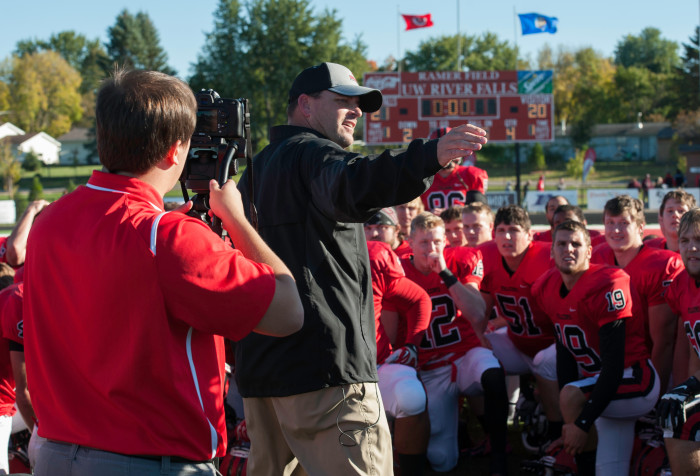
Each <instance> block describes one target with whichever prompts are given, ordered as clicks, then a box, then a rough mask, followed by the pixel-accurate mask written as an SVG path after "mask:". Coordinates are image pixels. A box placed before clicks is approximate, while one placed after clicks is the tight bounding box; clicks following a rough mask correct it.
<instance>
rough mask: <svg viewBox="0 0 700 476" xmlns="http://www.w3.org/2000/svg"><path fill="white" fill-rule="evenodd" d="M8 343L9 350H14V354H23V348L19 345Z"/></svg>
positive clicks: (10, 341)
mask: <svg viewBox="0 0 700 476" xmlns="http://www.w3.org/2000/svg"><path fill="white" fill-rule="evenodd" d="M8 342H9V343H10V350H14V351H15V352H24V346H23V345H22V344H19V343H17V342H15V341H13V340H8Z"/></svg>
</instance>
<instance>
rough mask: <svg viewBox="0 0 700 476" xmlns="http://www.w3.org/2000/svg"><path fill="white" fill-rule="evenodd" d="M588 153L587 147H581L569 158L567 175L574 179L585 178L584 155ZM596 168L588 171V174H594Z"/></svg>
mask: <svg viewBox="0 0 700 476" xmlns="http://www.w3.org/2000/svg"><path fill="white" fill-rule="evenodd" d="M585 155H586V150H585V149H580V150H578V151H577V152H576V155H575V156H574V157H572V158H571V159H569V161H568V162H567V163H566V175H567V176H568V177H571V178H572V179H574V180H581V179H582V178H583V157H584V156H585ZM593 172H594V168H593V167H591V170H590V171H589V172H588V176H589V177H590V176H591V175H593Z"/></svg>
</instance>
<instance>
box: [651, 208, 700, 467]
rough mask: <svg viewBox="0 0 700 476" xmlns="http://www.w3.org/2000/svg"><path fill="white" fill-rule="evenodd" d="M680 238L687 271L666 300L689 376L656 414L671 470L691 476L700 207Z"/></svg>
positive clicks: (695, 444)
mask: <svg viewBox="0 0 700 476" xmlns="http://www.w3.org/2000/svg"><path fill="white" fill-rule="evenodd" d="M678 238H679V240H678V244H679V251H680V255H681V258H682V259H683V264H684V265H685V270H686V272H685V273H681V274H680V275H678V276H677V277H676V279H674V280H673V283H671V286H669V288H668V290H667V291H666V300H667V301H668V303H669V304H670V305H671V307H672V308H673V309H674V311H676V312H677V313H678V315H679V317H680V319H679V327H678V332H679V334H681V335H682V336H683V339H682V340H679V341H678V345H679V350H680V348H681V347H683V348H684V350H685V352H686V354H687V355H688V357H689V364H688V367H689V369H690V370H689V372H688V373H687V374H686V377H687V376H688V375H690V377H689V378H687V380H685V381H684V382H683V383H681V384H680V385H678V386H677V387H675V388H673V389H672V390H671V391H669V392H668V393H667V394H666V395H664V396H663V397H661V400H660V401H659V404H658V405H657V416H658V418H659V424H660V425H661V427H662V428H663V429H664V441H665V443H666V450H667V452H668V458H669V461H670V463H671V471H672V472H673V474H674V475H688V476H689V475H696V474H700V380H699V379H700V313H699V312H698V310H699V309H700V287H699V284H700V209H698V208H692V209H691V210H690V211H688V212H686V213H685V214H684V215H683V217H682V218H681V220H680V224H679V227H678Z"/></svg>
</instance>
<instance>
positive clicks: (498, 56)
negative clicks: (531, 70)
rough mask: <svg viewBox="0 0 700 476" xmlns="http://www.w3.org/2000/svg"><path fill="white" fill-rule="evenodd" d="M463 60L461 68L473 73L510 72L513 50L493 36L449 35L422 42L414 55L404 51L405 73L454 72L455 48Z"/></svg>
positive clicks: (489, 34)
mask: <svg viewBox="0 0 700 476" xmlns="http://www.w3.org/2000/svg"><path fill="white" fill-rule="evenodd" d="M458 43H459V45H460V53H461V56H462V57H463V60H462V66H463V67H466V68H468V69H470V70H473V71H486V70H511V69H513V67H514V66H515V59H516V51H515V49H514V48H513V47H511V46H510V44H509V43H508V42H507V41H500V40H499V39H498V36H497V35H496V34H494V33H490V32H486V33H484V34H482V35H481V36H469V35H460V36H457V35H451V36H441V37H439V38H431V39H429V40H427V41H422V42H421V43H420V44H419V45H418V50H417V51H415V52H406V57H405V60H404V61H405V66H406V70H407V71H456V70H457V60H458V57H457V45H458Z"/></svg>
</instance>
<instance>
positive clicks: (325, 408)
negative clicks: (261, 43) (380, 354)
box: [236, 63, 486, 476]
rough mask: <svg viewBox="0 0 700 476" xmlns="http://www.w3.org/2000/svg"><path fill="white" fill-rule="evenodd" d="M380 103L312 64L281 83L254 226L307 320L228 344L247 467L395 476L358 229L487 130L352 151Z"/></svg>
mask: <svg viewBox="0 0 700 476" xmlns="http://www.w3.org/2000/svg"><path fill="white" fill-rule="evenodd" d="M381 104H382V95H381V92H380V91H378V90H376V89H370V88H365V87H361V86H359V85H358V84H357V81H356V80H355V78H354V77H353V75H352V73H351V72H350V70H349V69H347V68H346V67H344V66H341V65H338V64H334V63H322V64H320V65H317V66H314V67H311V68H307V69H305V70H304V71H302V72H301V73H300V74H299V75H298V76H297V78H296V79H295V80H294V83H293V84H292V87H291V89H290V91H289V105H288V108H287V117H288V121H287V125H283V126H276V127H273V128H272V129H271V130H270V145H269V146H267V147H266V148H265V149H264V150H263V151H262V152H260V153H259V154H258V155H257V156H256V157H255V159H254V163H253V168H254V174H253V177H254V192H255V193H254V198H253V202H254V203H255V206H256V208H257V212H258V223H259V232H260V234H261V236H262V237H263V238H264V239H265V241H266V242H267V243H268V244H269V245H270V247H271V248H272V249H273V250H274V251H275V252H276V253H277V254H278V255H279V256H280V257H282V259H283V260H284V261H285V263H286V264H287V266H289V268H290V269H291V270H292V274H293V275H294V276H295V278H296V279H297V286H298V289H299V294H300V296H301V297H302V303H303V305H304V310H305V323H304V327H303V328H302V330H301V331H299V332H297V333H296V334H294V335H292V336H288V337H286V338H281V339H280V338H273V337H263V336H259V338H258V336H256V337H255V338H250V339H248V338H246V339H243V340H242V341H241V342H240V344H239V345H238V346H237V348H236V378H237V379H238V385H239V389H240V392H241V394H242V396H243V397H244V405H245V413H246V420H247V421H248V433H249V435H250V438H251V443H252V444H251V455H250V460H249V465H250V466H249V471H250V472H251V474H256V475H274V476H277V475H280V474H292V472H293V471H295V468H296V466H297V464H300V465H301V467H302V468H303V470H302V471H301V473H294V474H303V472H304V471H305V472H306V473H308V474H310V475H328V474H392V461H391V440H390V436H389V431H388V425H387V422H386V417H385V415H384V412H383V410H382V409H381V408H380V401H381V400H380V395H379V392H378V390H377V386H376V382H377V371H376V355H375V354H376V342H375V329H374V313H373V309H372V288H371V279H370V271H369V261H368V255H367V245H366V241H365V236H364V232H363V226H362V224H363V223H364V222H366V221H367V220H368V219H369V218H371V217H372V216H373V215H374V214H375V213H376V212H377V211H378V210H379V209H381V208H383V207H387V206H392V205H396V204H401V203H406V202H409V201H410V200H412V199H413V198H415V197H417V196H419V195H420V194H421V193H422V192H424V191H425V190H426V189H427V188H428V186H429V185H430V183H431V178H432V176H433V175H434V174H435V173H436V172H437V171H438V170H440V168H441V167H443V166H444V165H445V164H447V163H448V162H449V161H450V160H452V159H454V158H457V157H462V156H464V155H469V154H470V153H472V151H474V150H479V149H480V148H481V146H482V144H485V143H486V137H485V134H486V133H485V131H483V130H482V129H479V128H478V127H474V126H471V125H463V126H460V127H456V128H453V129H452V131H451V132H450V133H448V134H446V135H445V136H443V137H442V138H440V140H439V141H438V140H433V141H425V140H423V139H418V140H415V141H413V142H411V143H410V144H409V145H408V148H407V149H406V150H405V151H398V150H387V151H385V152H384V153H382V154H380V155H378V156H368V157H362V156H360V155H359V154H356V153H352V152H348V151H346V150H345V149H346V148H347V147H348V146H350V145H351V144H352V142H353V131H354V129H355V126H356V125H357V120H358V119H359V118H360V117H361V116H362V113H363V112H374V111H376V110H378V109H379V108H380V107H381ZM247 173H248V171H246V172H245V173H244V175H243V177H241V180H240V182H239V187H240V189H241V195H242V197H243V200H244V203H245V204H249V203H250V200H251V191H250V190H249V189H248V181H247Z"/></svg>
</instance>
